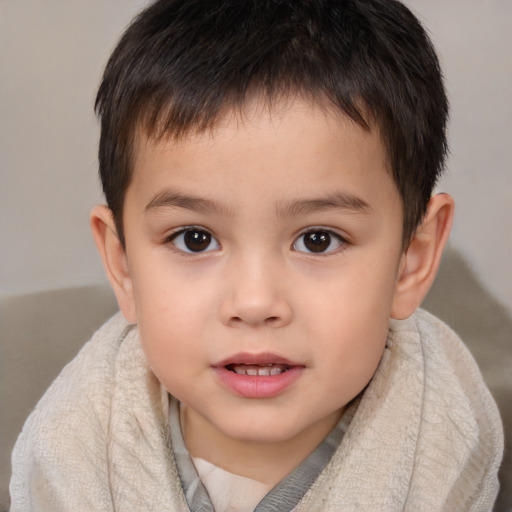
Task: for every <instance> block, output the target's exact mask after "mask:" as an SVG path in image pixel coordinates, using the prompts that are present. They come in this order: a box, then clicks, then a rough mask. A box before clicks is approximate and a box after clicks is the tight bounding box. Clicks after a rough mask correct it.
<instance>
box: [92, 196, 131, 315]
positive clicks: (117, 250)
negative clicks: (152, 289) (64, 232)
mask: <svg viewBox="0 0 512 512" xmlns="http://www.w3.org/2000/svg"><path fill="white" fill-rule="evenodd" d="M90 224H91V231H92V234H93V237H94V241H95V243H96V247H97V248H98V252H99V253H100V256H101V260H102V262H103V267H104V268H105V273H106V274H107V277H108V280H109V281H110V284H111V286H112V288H113V289H114V293H115V294H116V298H117V302H118V304H119V308H120V309H121V311H122V313H123V315H124V316H125V318H126V320H128V322H131V323H136V310H135V300H134V294H133V284H132V280H131V277H130V271H129V267H128V260H127V257H126V251H125V249H124V247H123V246H122V244H121V241H120V240H119V237H118V235H117V230H116V226H115V222H114V217H113V215H112V211H111V210H110V209H109V208H108V207H107V206H105V205H98V206H96V207H95V208H94V209H93V210H92V212H91V215H90Z"/></svg>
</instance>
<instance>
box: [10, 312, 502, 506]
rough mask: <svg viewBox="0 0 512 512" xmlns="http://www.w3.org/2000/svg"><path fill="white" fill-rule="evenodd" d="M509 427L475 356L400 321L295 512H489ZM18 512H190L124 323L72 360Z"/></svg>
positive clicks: (17, 497) (27, 462)
mask: <svg viewBox="0 0 512 512" xmlns="http://www.w3.org/2000/svg"><path fill="white" fill-rule="evenodd" d="M502 451H503V432H502V426H501V421H500V418H499V414H498V411H497V408H496V405H495V403H494V401H493V399H492V397H491V395H490V393H489V392H488V390H487V388H486V387H485V385H484V383H483V381H482V378H481V375H480V372H479V370H478V368H477V366H476V363H475V362H474V360H473V358H472V357H471V355H470V354H469V352H468V351H467V349H466V348H465V347H464V345H463V344H462V342H461V341H460V340H459V339H458V337H457V336H456V335H455V334H454V333H453V332H452V331H451V330H450V329H449V328H448V327H447V326H445V325H444V324H443V323H442V322H441V321H439V320H437V319H436V318H435V317H433V316H432V315H430V314H428V313H426V312H424V311H421V310H419V311H417V312H416V313H415V314H414V315H413V316H411V317H410V318H408V319H407V320H402V321H392V322H391V328H390V333H389V337H388V343H387V346H386V349H385V351H384V354H383V357H382V360H381V362H380V364H379V367H378V369H377V371H376V373H375V375H374V377H373V379H372V381H371V382H370V384H369V386H368V387H367V389H366V390H365V392H364V394H363V396H362V398H361V401H360V403H359V406H358V408H357V411H356V413H355V415H354V418H353V419H352V421H351V423H350V426H349V428H348V430H347V432H346V434H345V436H344V438H343V441H342V442H341V444H340V446H339V448H338V449H337V450H336V452H335V454H334V455H333V457H332V459H331V460H330V462H329V463H328V465H327V466H326V467H325V469H324V470H323V471H322V473H321V474H320V475H319V477H318V478H317V479H316V481H315V482H314V483H313V485H312V486H311V487H310V488H309V490H308V491H307V492H306V494H305V496H304V497H303V498H302V500H301V501H300V502H299V503H298V504H297V506H296V508H295V509H294V510H295V511H296V512H306V511H307V512H335V511H336V512H337V511H340V510H343V511H345V512H351V511H356V510H357V511H360V510H372V511H383V512H390V511H402V510H403V511H407V512H418V511H420V512H421V511H428V512H431V511H447V512H448V511H449V512H453V511H454V510H457V511H461V512H463V511H471V512H477V511H482V512H487V511H490V510H492V504H493V502H494V500H495V498H496V494H497V491H498V480H497V471H498V467H499V464H500V461H501V457H502ZM12 465H13V476H12V479H11V484H10V492H11V500H12V504H11V512H21V511H23V512H27V511H52V512H59V511H72V512H81V511H84V512H90V511H91V510H98V511H100V510H101V511H114V510H115V511H116V512H123V511H130V512H132V511H134V510H145V511H155V512H157V511H158V512H167V511H168V512H187V511H188V510H189V509H188V506H187V502H186V499H185V495H184V493H183V490H182V486H181V483H180V479H179V475H178V472H177V468H176V463H175V459H174V454H173V450H172V447H171V437H170V430H169V400H168V393H167V392H166V390H165V389H163V387H162V386H161V385H160V384H159V382H158V381H157V379H156V378H155V376H154V375H153V373H152V372H151V370H150V369H149V367H148V365H147V362H146V360H145V357H144V355H143V352H142V349H141V346H140V343H139V340H138V331H137V328H136V327H135V326H131V325H127V324H126V322H125V320H124V319H123V318H122V317H121V315H119V314H118V315H116V316H115V317H113V319H111V320H110V321H109V322H107V324H105V325H104V326H103V327H102V328H101V329H100V330H99V331H98V332H97V333H96V334H95V335H94V337H93V339H92V340H91V341H90V342H89V343H87V344H86V345H85V346H84V347H83V349H82V350H81V351H80V353H79V354H78V355H77V357H76V358H75V359H74V360H73V361H72V362H71V363H70V364H69V365H67V366H66V367H65V368H64V370H63V371H62V373H61V374H60V376H59V377H58V378H57V379H56V380H55V382H54V383H53V384H52V386H51V387H50V388H49V390H48V391H47V392H46V394H45V395H44V396H43V398H42V399H41V401H40V402H39V404H38V405H37V406H36V408H35V410H34V411H33V413H32V414H31V415H30V416H29V418H28V419H27V422H26V423H25V426H24V428H23V431H22V433H21V434H20V437H19V438H18V441H17V443H16V446H15V448H14V451H13V455H12Z"/></svg>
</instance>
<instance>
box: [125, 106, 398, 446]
mask: <svg viewBox="0 0 512 512" xmlns="http://www.w3.org/2000/svg"><path fill="white" fill-rule="evenodd" d="M402 218H403V217H402V206H401V200H400V198H399V195H398V192H397V190H396V188H395V185H394V183H393V180H392V178H391V177H390V173H389V172H388V171H387V169H386V158H385V151H384V148H383V146H382V144H381V141H380V138H379V135H378V133H377V132H376V131H373V132H365V131H364V130H363V129H362V128H360V127H359V126H357V125H356V124H354V123H353V122H352V121H350V120H348V119H345V118H339V117H336V118H335V117H334V116H329V115H326V114H325V113H324V112H322V111H321V110H320V109H318V108H314V107H313V106H311V105H309V104H308V103H305V102H301V101H295V102H293V103H291V104H290V105H282V108H281V110H276V109H274V110H273V112H272V114H271V115H270V114H269V112H268V110H267V109H265V108H263V107H261V105H260V104H259V103H256V104H255V105H252V106H251V108H250V109H249V108H248V110H247V112H245V117H244V119H243V120H241V119H240V118H238V119H236V118H235V117H232V118H229V119H226V120H225V121H224V122H223V123H222V124H221V126H219V127H218V128H217V129H216V130H215V132H214V133H213V134H208V133H207V134H204V135H194V136H190V137H188V138H186V139H184V140H180V141H174V140H164V141H160V142H158V143H154V142H152V141H148V140H146V139H144V140H141V141H140V146H139V147H138V149H137V154H136V158H135V162H134V175H133V180H132V182H131V184H130V187H129V189H128V191H127V194H126V198H125V203H124V225H125V235H126V256H127V266H128V272H129V279H128V281H129V284H130V287H132V293H133V302H132V307H127V308H125V310H126V311H125V315H126V316H127V317H128V319H129V320H130V321H134V322H136V323H137V324H138V326H139V329H140V335H141V340H142V343H143V346H144V351H145V353H146V355H147V358H148V360H149V363H150V365H151V367H152V369H153V370H154V372H155V374H156V375H157V377H158V379H159V380H160V381H161V382H162V383H163V385H164V386H165V387H166V388H167V389H168V390H169V391H170V392H171V393H172V394H173V395H174V396H176V397H177V398H178V399H180V400H181V401H182V402H183V403H185V404H186V405H187V406H188V407H187V408H186V411H187V417H186V429H185V430H186V431H185V437H186V439H187V436H188V435H189V434H190V436H193V435H195V436H204V437H205V438H207V437H208V436H210V435H213V436H217V438H219V439H220V438H223V439H225V440H230V439H231V440H238V441H245V442H257V443H262V442H281V441H286V442H290V441H291V440H293V439H294V438H297V436H299V435H300V434H301V433H304V432H309V433H310V434H311V435H312V436H313V437H315V436H316V437H317V438H318V442H319V441H320V440H321V439H322V438H323V437H324V436H325V435H326V434H327V432H328V431H329V430H330V429H331V428H332V427H333V426H334V424H335V423H336V421H337V420H338V419H339V417H340V414H341V411H342V410H343V407H344V406H345V405H346V404H347V403H348V402H349V401H350V400H351V399H352V398H354V397H355V396H356V395H357V394H358V393H359V392H360V391H361V390H362V389H363V388H364V387H365V386H366V384H367V383H368V382H369V380H370V379H371V377H372V375H373V373H374V372H375V369H376V367H377V365H378V363H379V360H380V358H381V355H382V352H383V349H384V346H385V342H386V336H387V332H388V320H389V317H390V314H391V309H392V304H393V299H394V294H395V288H396V282H397V276H398V273H399V268H400V262H401V255H402ZM193 433H194V434H193Z"/></svg>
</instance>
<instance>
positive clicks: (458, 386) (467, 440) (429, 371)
mask: <svg viewBox="0 0 512 512" xmlns="http://www.w3.org/2000/svg"><path fill="white" fill-rule="evenodd" d="M391 331H392V332H391V335H390V340H391V344H392V345H395V347H394V350H398V351H399V350H402V349H403V350H404V351H406V353H407V355H408V357H411V358H413V359H414V364H415V365H416V364H417V363H418V361H421V364H420V365H419V366H421V372H422V374H423V382H422V384H423V386H422V397H421V417H420V420H421V423H420V435H419V436H418V440H417V447H416V458H417V462H416V472H415V473H413V475H412V481H413V483H415V484H416V488H421V487H423V485H424V484H427V485H428V483H429V479H430V478H432V479H433V480H430V481H431V482H432V481H436V480H437V481H440V477H441V480H444V483H445V484H446V489H447V493H448V495H447V496H446V500H447V502H450V503H453V504H457V505H456V507H462V509H464V510H485V509H486V508H485V507H486V506H487V507H488V509H490V508H491V505H490V503H492V501H493V499H495V496H496V493H497V489H498V483H497V472H498V469H499V465H500V462H501V458H502V453H503V428H502V424H501V419H500V416H499V412H498V409H497V406H496V403H495V402H494V399H493V397H492V396H491V393H490V392H489V390H488V388H487V386H486V385H485V383H484V380H483V378H482V375H481V373H480V370H479V368H478V365H477V363H476V362H475V360H474V358H473V356H472V355H471V353H470V352H469V350H468V349H467V348H466V346H465V345H464V343H463V342H462V341H461V339H460V338H459V337H458V336H457V334H456V333H455V332H454V331H453V330H452V329H450V328H449V327H448V326H447V325H446V324H445V323H443V322H442V321H441V320H439V319H438V318H436V317H435V316H433V315H431V314H430V313H427V312H426V311H423V310H418V311H417V312H416V313H415V314H414V315H413V316H411V317H410V318H408V319H407V320H404V321H400V322H393V323H392V329H391ZM392 350H393V347H392ZM414 488H415V486H414V485H413V489H414ZM413 499H414V492H411V496H410V500H411V501H412V500H413ZM480 500H482V503H481V504H480V505H479V506H481V507H482V508H478V507H479V506H477V505H475V508H471V507H472V506H473V505H474V504H476V503H479V502H480ZM470 503H471V504H472V505H470Z"/></svg>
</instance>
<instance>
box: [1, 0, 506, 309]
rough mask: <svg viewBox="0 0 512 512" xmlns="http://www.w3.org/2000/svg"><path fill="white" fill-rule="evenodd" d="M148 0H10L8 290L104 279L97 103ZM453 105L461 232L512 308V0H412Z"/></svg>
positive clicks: (5, 27)
mask: <svg viewBox="0 0 512 512" xmlns="http://www.w3.org/2000/svg"><path fill="white" fill-rule="evenodd" d="M145 3H146V2H145V1H144V0H0V73H1V75H0V155H1V163H0V262H1V265H0V294H1V295H3V296H8V295H18V294H22V293H27V292H34V291H40V290H49V289H57V288H66V287H73V286H81V285H86V284H98V283H104V282H105V278H104V276H103V270H102V268H101V265H100V261H99V258H98V257H97V255H96V252H95V248H94V245H93V242H92V238H91V236H90V234H89V227H88V213H89V211H90V209H91V208H92V206H93V205H94V204H95V203H97V202H99V201H101V200H102V198H101V193H100V188H99V184H98V180H97V177H96V173H97V162H96V149H97V139H98V124H97V121H96V119H95V117H94V114H93V111H92V109H93V102H94V95H95V91H96V88H97V86H98V83H99V79H100V76H101V72H102V69H103V67H104V65H105V63H106V60H107V58H108V55H109V53H110V51H111V50H112V48H113V46H114V45H115V42H116V41H117V38H118V37H119V35H120V34H121V32H122V30H123V28H124V27H125V26H126V25H127V23H128V22H129V20H130V19H131V18H132V16H133V15H134V14H135V13H136V12H137V11H138V10H140V8H141V7H142V6H143V5H145ZM405 3H406V4H407V5H409V6H410V7H411V8H412V9H413V11H414V12H415V13H416V14H417V15H418V16H419V17H420V19H421V20H422V21H423V22H424V23H425V25H426V26H427V28H428V29H429V31H430V34H431V36H432V39H433V40H434V43H435V44H436V46H437V49H438V52H439V54H440V56H441V60H442V63H443V66H444V70H445V76H446V81H447V86H448V91H449V95H450V99H451V104H452V115H451V127H450V140H451V156H450V158H449V162H448V172H447V175H446V177H445V178H444V179H443V181H442V183H441V184H440V187H439V188H440V190H443V191H446V192H449V193H451V194H452V195H453V196H454V197H455V200H456V203H457V216H456V221H455V226H454V230H453V234H452V237H451V244H452V245H453V246H454V247H455V248H457V249H458V250H459V251H460V252H462V254H463V255H464V257H465V258H466V259H467V261H468V262H469V264H470V265H471V267H472V268H473V270H474V271H475V273H476V275H477V276H478V277H479V279H480V280H481V282H482V283H483V284H484V285H485V287H486V288H487V289H488V290H489V291H490V292H491V293H492V294H493V295H494V296H495V297H496V298H498V300H500V301H501V302H502V303H503V304H504V305H505V306H506V307H507V308H508V310H509V311H510V312H512V169H511V162H512V85H511V84H512V58H511V57H510V49H511V48H512V31H511V30H510V26H511V22H512V1H511V0H485V1H483V0H449V1H444V0H407V1H406V2H405Z"/></svg>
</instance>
